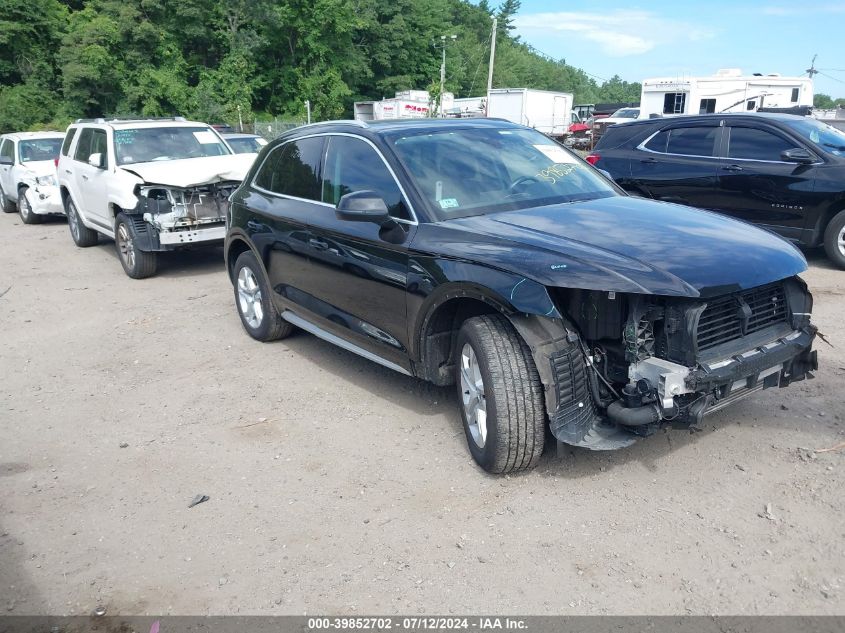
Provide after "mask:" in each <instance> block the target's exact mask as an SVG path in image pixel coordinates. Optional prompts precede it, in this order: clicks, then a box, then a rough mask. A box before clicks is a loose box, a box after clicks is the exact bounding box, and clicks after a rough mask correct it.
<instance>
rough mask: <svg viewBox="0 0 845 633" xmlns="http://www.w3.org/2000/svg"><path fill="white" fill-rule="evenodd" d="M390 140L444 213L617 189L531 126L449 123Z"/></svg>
mask: <svg viewBox="0 0 845 633" xmlns="http://www.w3.org/2000/svg"><path fill="white" fill-rule="evenodd" d="M387 139H388V142H390V143H391V145H392V146H393V149H394V151H395V152H396V155H397V156H398V158H399V160H400V161H401V162H402V164H403V165H404V167H405V169H406V170H407V172H408V174H409V175H410V176H411V177H412V179H413V180H414V182H415V184H416V186H417V188H418V190H419V191H420V193H421V195H422V196H423V198H424V199H425V202H426V204H427V206H428V207H429V209H430V211H431V213H432V214H433V215H434V216H435V217H437V218H440V219H449V218H458V217H463V216H468V215H479V214H484V213H492V212H495V211H510V210H514V209H524V208H528V207H536V206H543V205H550V204H557V203H561V202H574V201H578V200H594V199H596V198H606V197H610V196H615V195H617V192H616V190H615V189H614V188H613V186H612V185H610V184H609V183H608V182H607V181H606V180H605V179H604V178H602V177H601V176H600V175H599V174H597V173H596V172H595V171H594V170H593V168H592V167H590V166H589V165H587V163H585V162H583V161H581V160H580V159H578V158H576V157H575V156H574V155H573V154H571V153H570V152H568V151H567V150H565V149H564V148H563V147H561V146H560V145H558V144H557V143H555V142H554V141H552V140H551V139H550V138H548V137H546V136H544V135H542V134H540V133H539V132H536V131H534V130H527V129H519V128H510V129H499V128H496V129H491V128H480V129H478V128H476V129H447V130H440V131H436V132H413V133H403V134H395V135H389V136H388V137H387Z"/></svg>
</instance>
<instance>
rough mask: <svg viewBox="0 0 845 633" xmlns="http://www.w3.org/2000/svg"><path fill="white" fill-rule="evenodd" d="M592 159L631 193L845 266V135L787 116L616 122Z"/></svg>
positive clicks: (807, 119) (673, 118) (603, 137)
mask: <svg viewBox="0 0 845 633" xmlns="http://www.w3.org/2000/svg"><path fill="white" fill-rule="evenodd" d="M587 160H588V161H589V162H590V163H591V164H593V165H595V166H596V167H599V168H600V169H603V170H604V171H606V172H607V173H609V174H610V175H611V176H612V177H613V179H614V180H615V181H616V182H617V183H618V184H619V185H620V186H621V187H622V188H623V189H625V190H626V191H629V192H632V193H636V194H638V195H642V196H647V197H650V198H654V199H656V200H665V201H667V202H679V203H682V204H688V205H691V206H694V207H701V208H705V209H711V210H713V211H718V212H719V213H725V214H727V215H732V216H734V217H736V218H739V219H741V220H746V221H747V222H753V223H754V224H759V225H760V226H763V227H765V228H767V229H770V230H772V231H775V232H776V233H778V234H780V235H782V236H783V237H785V238H787V239H789V240H792V241H793V242H795V243H797V244H800V245H802V246H819V245H821V244H823V245H824V247H825V251H826V252H827V255H828V257H829V258H830V260H831V261H832V262H833V263H834V264H836V265H837V266H838V267H840V268H845V133H843V132H841V131H840V130H837V129H835V128H833V127H831V126H829V125H825V124H824V123H821V122H820V121H817V120H815V119H811V118H807V117H800V116H794V115H789V114H759V113H757V114H755V113H750V114H710V115H703V116H685V117H672V118H666V119H648V120H644V121H637V122H632V123H625V124H623V125H616V126H613V127H612V128H610V129H609V130H608V132H607V133H606V134H605V135H604V136H602V138H601V140H600V141H599V143H598V144H597V145H596V148H595V150H594V152H593V153H592V154H591V155H590V156H588V157H587Z"/></svg>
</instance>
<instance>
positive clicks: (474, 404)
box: [461, 343, 487, 448]
mask: <svg viewBox="0 0 845 633" xmlns="http://www.w3.org/2000/svg"><path fill="white" fill-rule="evenodd" d="M485 392H486V390H485V387H484V377H483V376H482V375H481V368H480V367H479V366H478V358H477V357H476V355H475V350H474V349H472V345H470V344H469V343H466V344H465V345H464V347H463V349H462V350H461V399H462V400H463V405H464V414H465V416H466V421H467V426H468V427H469V433H470V435H471V436H472V440H473V442H475V444H476V446H478V447H479V448H484V445H485V444H486V443H487V398H486V393H485Z"/></svg>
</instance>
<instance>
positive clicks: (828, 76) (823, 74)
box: [816, 70, 845, 84]
mask: <svg viewBox="0 0 845 633" xmlns="http://www.w3.org/2000/svg"><path fill="white" fill-rule="evenodd" d="M816 72H817V73H818V74H819V75H821V76H822V77H827V78H828V79H833V81H838V82H839V83H841V84H845V81H842V80H841V79H838V78H836V77H832V76H830V75H828V74H827V73H823V72H821V71H819V70H817V71H816Z"/></svg>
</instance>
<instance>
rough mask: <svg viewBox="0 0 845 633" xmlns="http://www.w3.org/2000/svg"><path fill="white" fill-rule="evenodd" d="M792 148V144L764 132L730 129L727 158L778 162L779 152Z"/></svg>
mask: <svg viewBox="0 0 845 633" xmlns="http://www.w3.org/2000/svg"><path fill="white" fill-rule="evenodd" d="M794 147H795V144H794V143H791V142H789V141H787V140H786V139H784V138H782V137H780V136H777V135H775V134H772V133H771V132H766V131H765V130H757V129H754V128H750V127H732V128H730V137H729V141H728V157H729V158H744V159H747V160H771V161H779V160H780V159H781V158H780V155H781V152H783V151H785V150H788V149H792V148H794Z"/></svg>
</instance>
